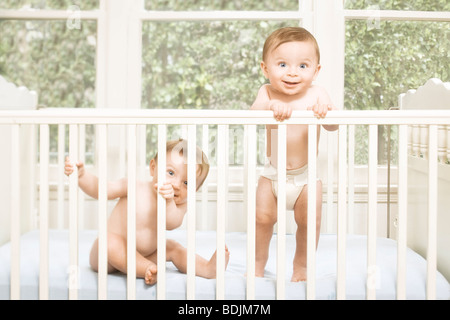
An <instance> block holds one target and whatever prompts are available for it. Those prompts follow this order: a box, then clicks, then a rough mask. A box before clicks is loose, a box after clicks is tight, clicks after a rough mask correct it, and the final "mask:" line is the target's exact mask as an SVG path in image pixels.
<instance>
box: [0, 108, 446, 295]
mask: <svg viewBox="0 0 450 320" xmlns="http://www.w3.org/2000/svg"><path fill="white" fill-rule="evenodd" d="M0 124H7V125H12V127H13V134H12V143H13V144H12V145H13V146H16V145H17V144H18V128H19V127H18V126H19V125H21V124H36V125H39V126H40V170H41V171H40V179H41V181H40V250H41V253H40V277H39V279H40V298H41V299H48V298H49V292H48V291H49V283H48V210H49V208H48V190H49V182H48V162H49V160H48V158H49V154H48V150H49V125H51V124H58V125H60V124H66V125H69V126H70V139H69V149H70V157H71V158H72V159H76V158H77V148H76V146H77V144H78V141H77V140H78V138H77V131H78V129H77V128H78V125H84V124H94V125H96V126H98V133H99V145H100V148H99V161H101V163H102V165H101V166H100V170H99V209H98V210H99V275H98V277H99V280H98V281H99V293H98V297H99V299H105V298H107V295H106V280H107V277H106V273H107V271H106V269H107V248H106V246H107V235H106V234H107V233H106V216H107V212H106V211H107V209H106V200H107V199H106V179H107V175H106V165H107V157H106V145H107V143H106V142H107V135H106V133H107V128H108V126H109V125H112V124H122V125H126V126H127V130H128V145H129V148H128V179H129V180H128V181H129V182H128V212H135V206H136V189H135V188H136V126H137V125H139V124H155V125H158V136H159V140H158V141H159V142H158V157H159V159H160V161H159V163H160V164H163V165H159V166H158V179H159V181H160V182H161V181H163V179H164V172H165V165H164V163H165V159H166V152H165V141H166V126H167V125H168V124H187V125H189V128H188V137H189V146H188V149H189V152H188V154H189V155H190V156H189V160H188V172H189V173H188V176H189V180H190V181H191V179H192V177H195V166H194V163H195V154H196V152H195V141H196V134H195V126H196V125H207V124H218V125H219V129H218V132H219V133H218V135H219V137H218V138H219V143H218V194H224V195H225V194H227V183H226V180H227V179H226V178H227V174H226V170H227V163H226V162H227V161H226V159H227V152H226V150H227V149H226V148H227V145H228V142H227V138H226V136H227V134H226V133H227V129H228V125H233V124H242V125H245V126H246V132H247V133H246V137H247V140H246V146H247V148H248V150H246V156H247V157H248V158H247V159H246V169H247V174H246V180H247V185H246V193H247V195H248V197H249V199H248V201H247V214H248V216H247V221H248V226H249V227H248V244H247V249H248V251H249V252H250V253H249V255H248V259H249V260H248V266H247V298H248V299H254V297H255V289H254V285H255V279H254V278H255V273H254V248H255V227H254V226H255V218H254V211H255V202H254V198H255V181H256V177H255V170H256V159H255V158H256V146H255V143H254V141H255V140H256V125H258V124H278V123H277V122H276V121H275V120H274V119H273V117H272V114H271V113H270V112H265V111H217V110H216V111H212V110H177V111H176V112H174V111H172V110H107V109H101V110H80V109H71V110H67V109H48V110H39V111H0ZM286 124H305V125H308V126H309V131H308V132H309V147H308V148H309V149H308V152H309V155H310V156H309V159H308V161H309V169H308V181H309V182H308V185H309V188H308V232H307V239H308V246H307V270H308V271H307V280H308V281H307V292H306V293H307V298H308V299H314V298H315V279H314V278H315V250H316V247H315V246H316V225H315V221H316V205H315V204H316V201H315V198H316V188H315V185H316V175H317V172H316V150H317V145H316V133H317V125H322V124H338V125H339V128H340V130H339V131H340V132H339V168H338V170H339V185H338V261H337V262H338V267H337V268H338V272H337V298H338V299H344V298H345V295H346V292H345V239H346V238H345V235H346V225H347V221H346V218H347V197H346V195H347V183H346V182H347V181H346V177H347V172H346V162H347V159H346V148H347V146H346V144H347V141H346V138H347V132H346V131H347V126H348V125H350V129H351V132H353V125H356V124H357V125H369V127H370V130H369V132H370V135H369V139H370V146H369V149H370V150H369V223H368V249H367V250H368V261H367V274H368V277H367V298H368V299H373V298H375V286H374V282H376V276H377V275H376V261H375V253H376V241H375V240H376V196H377V189H376V187H377V182H376V169H377V160H376V159H377V149H376V144H377V125H386V124H389V125H399V132H400V135H399V138H400V145H399V209H400V210H399V234H398V271H397V272H398V276H397V277H398V281H397V292H398V293H397V297H398V299H404V298H405V287H406V283H405V276H404V274H405V268H406V262H405V259H406V254H405V252H406V203H407V202H406V197H407V192H406V187H407V173H406V162H407V157H406V152H407V147H406V139H407V125H427V126H429V127H430V129H429V151H428V152H429V160H430V161H429V172H430V173H429V195H428V196H429V215H428V221H429V226H430V227H429V228H430V229H429V236H428V257H427V260H428V275H427V297H428V298H429V299H433V298H434V297H435V290H436V277H435V275H436V235H435V231H436V229H435V228H436V223H437V221H436V213H437V197H436V194H437V193H436V191H437V190H436V189H437V187H436V186H437V183H436V180H437V161H438V151H437V150H438V147H437V128H438V127H437V126H445V125H447V126H448V125H450V111H445V110H439V111H433V113H432V114H431V112H429V111H417V110H415V111H340V112H329V114H328V115H327V117H326V118H325V119H316V118H315V117H313V115H312V113H311V112H306V111H295V112H294V113H293V115H292V118H291V119H289V120H288V121H286V122H285V123H283V124H280V125H279V133H278V139H279V145H280V152H279V160H278V164H279V167H280V168H281V169H282V170H279V171H278V175H279V176H278V178H279V181H280V184H279V201H278V230H277V233H278V235H277V236H278V237H277V238H278V244H277V248H278V256H277V289H276V295H277V298H278V299H283V298H285V267H286V262H285V233H286V230H285V215H284V210H285V209H284V207H285V203H284V202H285V197H284V196H283V195H284V194H285V184H284V183H282V181H285V174H286V172H285V170H284V169H285V165H286V163H285V161H283V159H284V157H285V153H286V149H285V144H284V143H282V142H284V141H286ZM350 141H353V140H352V139H351V140H350ZM349 147H351V148H352V149H354V147H353V146H349ZM344 148H345V149H344ZM12 151H13V153H12V155H11V157H12V159H13V162H12V163H13V164H14V163H17V162H18V161H16V160H17V159H19V157H20V155H19V151H18V148H13V150H12ZM351 157H353V155H351ZM11 169H12V191H13V202H12V203H13V206H12V214H11V216H12V217H14V218H13V219H12V221H11V228H12V232H11V234H12V236H11V242H12V248H13V250H18V249H17V248H19V246H20V244H19V235H20V226H19V220H18V219H19V218H18V217H16V216H17V215H16V214H15V212H17V211H15V210H17V207H18V206H19V203H20V199H19V197H18V192H17V183H16V182H15V181H18V176H19V174H20V173H19V170H18V168H17V166H13V167H12V168H11ZM189 186H191V187H190V188H189V190H188V207H189V210H188V211H189V212H188V216H187V219H188V237H189V239H188V271H187V298H188V299H194V298H195V187H194V186H195V183H189ZM69 189H70V191H69V201H70V223H69V225H70V227H69V228H70V268H71V269H70V277H69V297H70V298H71V299H76V298H77V295H78V287H77V284H78V281H79V279H78V239H77V234H78V222H77V206H78V202H77V192H76V191H77V189H78V180H77V174H73V175H72V176H71V177H70V188H69ZM226 202H227V200H226V198H224V197H220V196H219V197H218V201H217V211H218V217H217V262H218V263H217V282H216V283H217V292H216V298H217V299H224V269H223V265H224V261H225V223H224V221H225V215H226ZM127 225H128V229H127V234H128V241H127V245H128V259H127V261H128V273H127V277H128V281H127V292H128V298H129V299H135V297H136V292H135V291H136V256H135V254H134V253H135V252H136V242H135V240H136V239H135V228H136V217H135V215H133V214H129V215H128V221H127ZM165 243H166V239H165V201H164V200H163V199H162V197H158V279H157V280H158V283H157V298H158V299H164V298H165V259H166V256H165ZM16 252H17V251H16ZM18 259H19V258H18V255H14V254H13V257H12V269H13V268H14V269H15V270H13V271H12V272H11V298H19V297H20V275H19V274H18V272H17V269H18V268H17V266H18V265H19V260H18Z"/></svg>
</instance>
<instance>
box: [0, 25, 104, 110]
mask: <svg viewBox="0 0 450 320" xmlns="http://www.w3.org/2000/svg"><path fill="white" fill-rule="evenodd" d="M96 38H97V22H96V21H84V20H83V21H81V24H80V29H76V28H71V27H68V26H67V25H66V21H22V20H21V21H16V20H1V21H0V74H1V75H3V76H4V77H5V78H7V79H8V80H9V81H10V82H13V83H15V84H17V85H23V86H26V87H27V88H30V89H32V90H35V91H37V92H38V96H39V105H43V106H46V107H72V108H73V107H76V108H79V107H94V106H95V70H96V68H95V53H96Z"/></svg>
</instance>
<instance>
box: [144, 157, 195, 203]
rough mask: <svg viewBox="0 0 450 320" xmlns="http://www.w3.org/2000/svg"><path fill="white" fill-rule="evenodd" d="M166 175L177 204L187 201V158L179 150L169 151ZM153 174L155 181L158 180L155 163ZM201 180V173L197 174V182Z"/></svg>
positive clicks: (166, 180)
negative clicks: (178, 152)
mask: <svg viewBox="0 0 450 320" xmlns="http://www.w3.org/2000/svg"><path fill="white" fill-rule="evenodd" d="M166 157H167V158H166V160H167V161H166V176H165V182H166V183H170V184H171V185H172V188H173V192H174V201H175V204H177V205H180V204H184V203H186V201H187V186H188V179H187V164H186V159H185V158H183V156H182V155H179V154H177V152H169V153H167V155H166ZM150 167H151V174H152V176H153V181H154V182H155V183H157V182H158V180H157V179H158V170H157V166H156V165H155V166H154V168H153V169H152V166H150ZM198 180H199V175H198V174H197V184H198Z"/></svg>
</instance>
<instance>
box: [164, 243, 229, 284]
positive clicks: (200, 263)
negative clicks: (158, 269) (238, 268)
mask: <svg viewBox="0 0 450 320" xmlns="http://www.w3.org/2000/svg"><path fill="white" fill-rule="evenodd" d="M166 255H167V261H172V262H173V264H174V265H175V266H176V267H177V268H178V270H180V271H181V272H183V273H186V272H187V250H186V248H185V247H183V246H182V245H181V244H179V243H178V242H176V241H174V240H167V243H166ZM216 255H217V251H216V252H214V254H213V255H212V257H211V258H210V259H209V260H206V259H204V258H202V257H201V256H199V255H198V254H197V255H196V256H195V274H196V275H197V276H200V277H203V278H207V279H214V278H215V277H216V265H217V259H216ZM229 259H230V253H229V252H228V248H227V247H225V266H224V268H225V269H226V268H227V265H228V260H229Z"/></svg>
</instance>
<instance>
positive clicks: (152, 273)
mask: <svg viewBox="0 0 450 320" xmlns="http://www.w3.org/2000/svg"><path fill="white" fill-rule="evenodd" d="M156 273H157V269H156V265H151V266H149V267H148V268H147V270H146V271H145V283H146V284H148V285H152V284H155V283H156V279H157V276H156Z"/></svg>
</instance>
